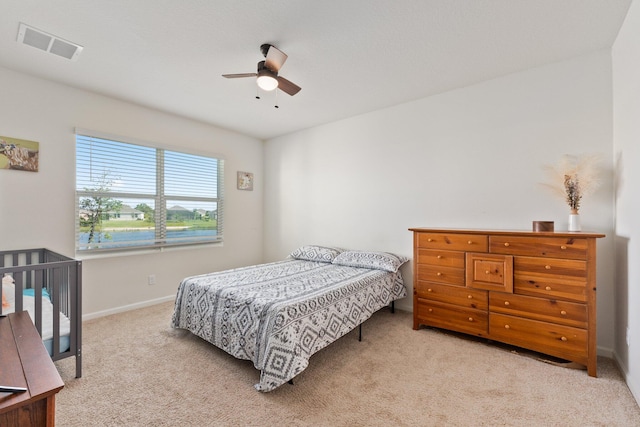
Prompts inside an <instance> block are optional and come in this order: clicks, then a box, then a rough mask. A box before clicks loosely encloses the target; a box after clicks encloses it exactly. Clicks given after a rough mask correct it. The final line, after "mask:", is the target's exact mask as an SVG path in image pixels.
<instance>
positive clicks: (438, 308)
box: [417, 298, 489, 337]
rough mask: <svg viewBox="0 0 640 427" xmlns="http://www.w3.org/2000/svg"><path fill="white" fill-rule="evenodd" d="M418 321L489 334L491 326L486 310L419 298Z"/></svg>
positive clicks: (478, 333)
mask: <svg viewBox="0 0 640 427" xmlns="http://www.w3.org/2000/svg"><path fill="white" fill-rule="evenodd" d="M417 311H418V313H417V316H418V323H419V324H424V325H429V326H435V327H437V328H443V329H450V330H453V331H458V332H464V333H467V334H473V335H476V336H479V337H485V336H487V331H488V328H489V323H488V315H487V312H486V311H482V310H474V309H471V308H464V307H460V306H458V305H451V304H444V303H440V302H434V301H429V300H426V299H423V298H418V304H417Z"/></svg>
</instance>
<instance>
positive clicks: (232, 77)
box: [222, 73, 258, 79]
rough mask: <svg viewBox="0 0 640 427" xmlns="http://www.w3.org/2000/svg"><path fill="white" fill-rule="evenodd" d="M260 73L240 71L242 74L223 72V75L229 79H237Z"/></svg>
mask: <svg viewBox="0 0 640 427" xmlns="http://www.w3.org/2000/svg"><path fill="white" fill-rule="evenodd" d="M257 75H258V73H240V74H223V75H222V77H226V78H228V79H237V78H240V77H255V76H257Z"/></svg>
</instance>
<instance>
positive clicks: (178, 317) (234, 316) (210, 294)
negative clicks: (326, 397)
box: [171, 259, 406, 391]
mask: <svg viewBox="0 0 640 427" xmlns="http://www.w3.org/2000/svg"><path fill="white" fill-rule="evenodd" d="M405 296H406V289H405V286H404V282H403V280H402V276H401V274H400V271H398V272H397V273H390V272H387V271H382V270H372V269H367V268H356V267H346V266H339V265H334V264H330V263H324V262H315V261H304V260H290V259H287V260H284V261H278V262H273V263H269V264H261V265H256V266H251V267H244V268H237V269H233V270H227V271H222V272H218V273H210V274H205V275H200V276H194V277H189V278H186V279H184V280H183V281H182V283H180V286H179V288H178V293H177V295H176V302H175V309H174V313H173V318H172V322H171V326H172V327H174V328H181V329H186V330H189V331H191V332H192V333H194V334H196V335H198V336H199V337H201V338H203V339H205V340H206V341H208V342H210V343H212V344H214V345H215V346H217V347H219V348H221V349H223V350H225V351H226V352H228V353H229V354H231V355H233V356H235V357H237V358H239V359H246V360H251V361H252V362H253V364H254V366H255V367H256V368H257V369H259V370H260V371H261V374H260V383H259V384H256V385H255V388H256V389H257V390H260V391H271V390H273V389H275V388H276V387H278V386H280V385H282V384H284V383H286V382H287V381H289V380H290V379H292V378H293V377H295V376H296V375H298V374H299V373H300V372H302V371H303V370H304V369H305V368H306V367H307V366H308V364H309V358H310V357H311V355H313V354H314V353H316V352H317V351H319V350H321V349H322V348H324V347H326V346H327V345H329V344H330V343H332V342H333V341H335V340H337V339H338V338H340V337H341V336H343V335H345V334H346V333H348V332H349V331H351V330H352V329H354V328H355V327H356V326H358V325H359V324H360V323H362V322H363V321H365V320H366V319H368V318H369V317H370V316H371V315H372V314H373V313H374V312H376V311H377V310H379V309H380V308H382V307H384V306H385V305H388V304H390V303H391V302H392V301H395V300H396V299H399V298H403V297H405Z"/></svg>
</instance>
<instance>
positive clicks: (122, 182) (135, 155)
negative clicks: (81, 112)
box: [76, 129, 224, 252]
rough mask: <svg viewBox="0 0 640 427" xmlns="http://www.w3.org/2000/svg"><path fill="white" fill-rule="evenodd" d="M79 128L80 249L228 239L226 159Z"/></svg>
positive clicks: (178, 243) (77, 141)
mask: <svg viewBox="0 0 640 427" xmlns="http://www.w3.org/2000/svg"><path fill="white" fill-rule="evenodd" d="M96 135H97V133H96V132H86V131H80V130H79V129H76V250H77V251H79V252H99V251H106V250H124V249H134V248H135V249H139V248H155V247H164V246H170V245H190V244H199V243H211V242H221V241H222V205H223V197H222V194H223V175H224V161H223V160H221V159H217V158H214V157H206V156H199V155H194V154H189V153H183V152H179V151H170V150H165V149H162V148H154V147H149V146H144V145H139V144H137V143H136V144H134V143H129V142H123V141H116V140H114V139H112V138H111V137H103V136H96Z"/></svg>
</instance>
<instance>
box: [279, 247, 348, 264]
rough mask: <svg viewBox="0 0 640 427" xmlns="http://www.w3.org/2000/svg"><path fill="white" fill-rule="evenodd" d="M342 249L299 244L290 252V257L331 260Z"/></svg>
mask: <svg viewBox="0 0 640 427" xmlns="http://www.w3.org/2000/svg"><path fill="white" fill-rule="evenodd" d="M340 252H342V249H339V248H330V247H326V246H315V245H309V246H301V247H299V248H298V249H296V250H295V251H293V252H291V255H290V256H291V258H295V259H303V260H306V261H319V262H331V261H333V259H334V258H335V257H337V256H338V255H339V254H340Z"/></svg>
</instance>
